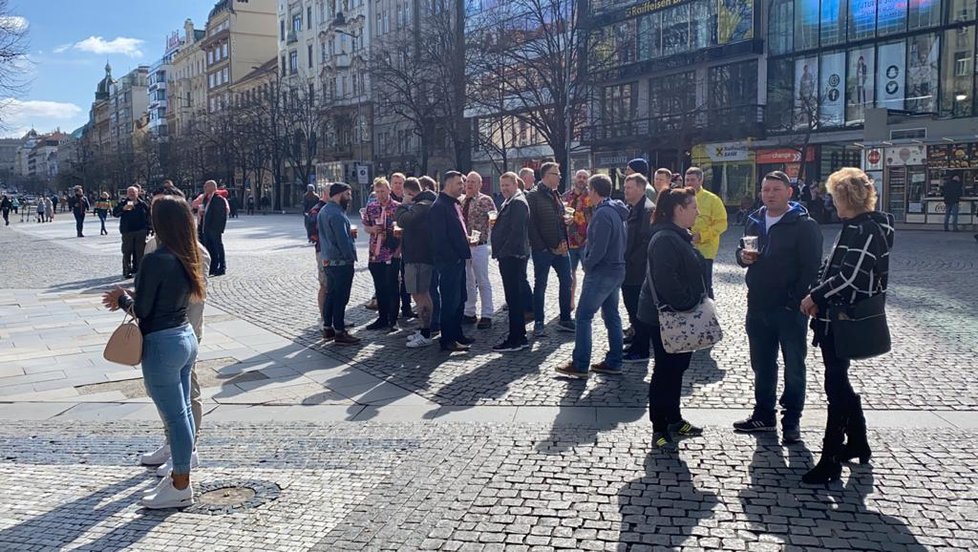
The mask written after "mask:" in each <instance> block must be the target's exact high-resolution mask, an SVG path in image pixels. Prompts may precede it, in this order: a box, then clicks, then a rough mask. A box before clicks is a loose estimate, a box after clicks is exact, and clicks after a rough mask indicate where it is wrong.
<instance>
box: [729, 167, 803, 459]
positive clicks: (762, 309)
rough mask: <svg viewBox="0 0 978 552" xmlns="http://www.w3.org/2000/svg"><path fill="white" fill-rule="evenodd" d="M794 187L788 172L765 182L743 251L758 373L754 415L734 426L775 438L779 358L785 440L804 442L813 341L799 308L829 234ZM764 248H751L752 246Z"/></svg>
mask: <svg viewBox="0 0 978 552" xmlns="http://www.w3.org/2000/svg"><path fill="white" fill-rule="evenodd" d="M791 196H792V190H791V181H790V180H789V179H788V175H786V174H785V173H783V172H781V171H774V172H772V173H768V174H767V175H766V176H765V177H764V180H763V181H762V182H761V200H762V201H763V203H764V206H763V207H761V208H760V209H758V210H757V211H755V212H754V213H752V214H751V215H750V216H749V217H748V219H747V226H746V228H745V229H744V237H745V238H744V240H741V244H740V247H739V248H738V249H737V263H738V264H740V266H743V267H746V268H747V341H748V343H749V345H750V363H751V368H753V369H754V412H753V413H752V414H751V416H750V417H749V418H747V419H746V420H743V421H740V422H737V423H735V424H734V429H735V430H736V431H739V432H744V433H750V432H758V431H775V430H776V429H777V426H776V425H775V415H776V410H775V406H776V405H775V394H776V392H777V389H778V352H779V350H780V352H781V355H782V356H783V358H784V393H782V394H781V398H780V400H779V401H778V402H779V403H780V404H781V408H782V409H783V417H782V419H781V427H782V433H783V435H782V437H783V439H784V442H785V443H794V442H797V441H799V440H800V439H801V433H800V431H799V423H800V421H801V412H802V409H803V408H804V406H805V353H806V351H807V345H806V342H805V338H806V335H807V331H808V317H807V316H805V315H804V314H802V313H801V312H800V311H799V309H798V305H799V304H800V303H801V300H802V299H804V298H805V296H806V295H808V290H809V288H810V287H811V285H812V283H813V282H814V281H815V279H816V277H817V276H818V268H819V264H820V262H821V258H822V231H821V230H820V229H819V227H818V223H816V222H815V221H814V220H812V219H811V217H809V216H808V211H806V210H805V207H804V206H802V205H801V204H800V203H796V202H794V201H790V200H791ZM748 239H749V240H750V241H752V242H753V241H755V240H756V242H757V244H756V245H757V247H756V248H753V247H752V248H750V249H745V248H744V242H745V241H746V240H748Z"/></svg>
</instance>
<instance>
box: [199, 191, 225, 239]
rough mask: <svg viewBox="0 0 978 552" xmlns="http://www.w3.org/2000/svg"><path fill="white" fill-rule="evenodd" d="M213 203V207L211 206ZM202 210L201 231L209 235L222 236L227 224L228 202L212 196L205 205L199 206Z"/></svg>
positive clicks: (215, 195)
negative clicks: (202, 222) (202, 221)
mask: <svg viewBox="0 0 978 552" xmlns="http://www.w3.org/2000/svg"><path fill="white" fill-rule="evenodd" d="M211 203H213V205H211ZM201 209H203V210H204V224H203V231H204V232H207V233H211V234H223V233H224V228H225V227H226V226H227V224H228V200H226V199H224V198H223V197H221V196H220V194H217V193H215V194H213V195H212V196H211V198H210V199H209V200H207V203H204V204H203V205H202V206H201Z"/></svg>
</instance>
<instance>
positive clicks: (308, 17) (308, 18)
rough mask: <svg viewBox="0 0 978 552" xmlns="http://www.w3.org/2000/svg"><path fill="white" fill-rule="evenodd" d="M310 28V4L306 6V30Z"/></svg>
mask: <svg viewBox="0 0 978 552" xmlns="http://www.w3.org/2000/svg"><path fill="white" fill-rule="evenodd" d="M309 29H312V6H309V7H307V8H306V30H307V31H308V30H309Z"/></svg>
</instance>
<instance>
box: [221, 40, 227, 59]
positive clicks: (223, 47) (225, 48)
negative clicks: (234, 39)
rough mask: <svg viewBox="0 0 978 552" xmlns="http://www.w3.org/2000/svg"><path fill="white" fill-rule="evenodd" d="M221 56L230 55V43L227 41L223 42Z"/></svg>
mask: <svg viewBox="0 0 978 552" xmlns="http://www.w3.org/2000/svg"><path fill="white" fill-rule="evenodd" d="M221 57H222V58H226V57H228V43H227V42H225V43H224V44H221Z"/></svg>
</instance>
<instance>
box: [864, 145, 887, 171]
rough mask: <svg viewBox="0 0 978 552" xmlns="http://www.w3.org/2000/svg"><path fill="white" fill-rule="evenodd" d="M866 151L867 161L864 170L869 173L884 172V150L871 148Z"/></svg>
mask: <svg viewBox="0 0 978 552" xmlns="http://www.w3.org/2000/svg"><path fill="white" fill-rule="evenodd" d="M865 151H866V161H865V163H863V168H864V169H865V170H867V171H881V170H883V150H881V149H880V148H869V149H867V150H865Z"/></svg>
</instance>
